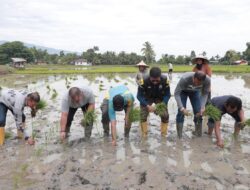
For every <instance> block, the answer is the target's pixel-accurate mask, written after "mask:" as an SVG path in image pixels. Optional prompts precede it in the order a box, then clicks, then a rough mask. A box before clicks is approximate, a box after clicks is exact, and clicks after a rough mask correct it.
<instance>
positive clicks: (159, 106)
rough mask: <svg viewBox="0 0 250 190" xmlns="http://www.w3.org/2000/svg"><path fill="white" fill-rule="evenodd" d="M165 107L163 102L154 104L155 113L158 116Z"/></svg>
mask: <svg viewBox="0 0 250 190" xmlns="http://www.w3.org/2000/svg"><path fill="white" fill-rule="evenodd" d="M167 109H168V106H167V105H166V104H165V103H164V102H162V103H158V104H156V105H155V113H156V114H157V115H159V116H163V115H164V114H165V113H166V110H167Z"/></svg>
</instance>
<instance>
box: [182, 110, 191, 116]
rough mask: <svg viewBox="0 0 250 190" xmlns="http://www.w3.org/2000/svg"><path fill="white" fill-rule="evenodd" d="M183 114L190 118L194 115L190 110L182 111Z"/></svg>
mask: <svg viewBox="0 0 250 190" xmlns="http://www.w3.org/2000/svg"><path fill="white" fill-rule="evenodd" d="M182 113H183V114H184V115H185V116H190V115H192V114H191V113H190V112H189V111H188V110H186V109H183V110H182Z"/></svg>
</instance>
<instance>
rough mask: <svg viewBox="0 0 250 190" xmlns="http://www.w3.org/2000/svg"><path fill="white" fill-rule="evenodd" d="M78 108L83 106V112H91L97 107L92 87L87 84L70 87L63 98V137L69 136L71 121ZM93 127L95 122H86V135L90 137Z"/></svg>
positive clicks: (61, 134) (61, 132)
mask: <svg viewBox="0 0 250 190" xmlns="http://www.w3.org/2000/svg"><path fill="white" fill-rule="evenodd" d="M78 108H81V109H82V111H83V113H85V114H86V113H87V112H91V111H93V110H94V109H95V97H94V94H93V92H92V90H91V89H89V88H88V87H85V86H81V87H72V88H70V89H69V90H68V91H67V92H66V94H65V95H64V97H63V99H62V113H61V122H60V125H61V131H60V136H61V139H62V140H63V139H65V138H66V137H68V134H69V133H70V127H71V123H72V121H73V119H74V115H75V113H76V111H77V109H78ZM92 128H93V122H91V121H90V122H88V123H86V126H85V130H84V133H85V137H86V138H90V137H91V133H92Z"/></svg>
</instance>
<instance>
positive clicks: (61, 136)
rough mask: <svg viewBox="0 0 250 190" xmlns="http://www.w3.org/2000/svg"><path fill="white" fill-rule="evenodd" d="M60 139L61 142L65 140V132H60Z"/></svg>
mask: <svg viewBox="0 0 250 190" xmlns="http://www.w3.org/2000/svg"><path fill="white" fill-rule="evenodd" d="M60 138H61V140H64V139H65V138H66V132H64V131H61V133H60Z"/></svg>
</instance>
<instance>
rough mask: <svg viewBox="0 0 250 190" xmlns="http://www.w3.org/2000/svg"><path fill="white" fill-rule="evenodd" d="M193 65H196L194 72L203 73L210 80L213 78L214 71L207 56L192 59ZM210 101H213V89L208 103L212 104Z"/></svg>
mask: <svg viewBox="0 0 250 190" xmlns="http://www.w3.org/2000/svg"><path fill="white" fill-rule="evenodd" d="M192 63H193V64H194V65H195V66H194V68H193V72H197V71H202V72H204V73H205V74H206V75H208V76H209V77H210V78H211V77H212V69H211V67H210V65H209V60H208V59H207V58H206V57H205V56H203V55H199V56H196V57H195V58H193V59H192ZM210 101H211V89H210V92H209V94H208V101H207V103H210Z"/></svg>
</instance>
